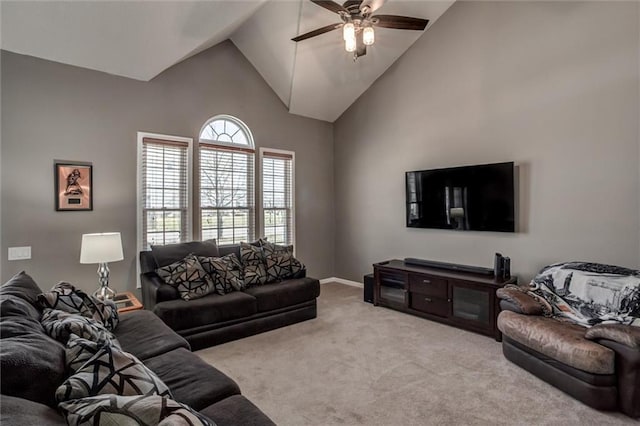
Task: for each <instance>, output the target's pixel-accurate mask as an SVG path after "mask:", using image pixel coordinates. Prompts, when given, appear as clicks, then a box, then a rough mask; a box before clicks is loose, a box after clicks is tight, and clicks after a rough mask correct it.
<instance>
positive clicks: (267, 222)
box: [138, 115, 294, 250]
mask: <svg viewBox="0 0 640 426" xmlns="http://www.w3.org/2000/svg"><path fill="white" fill-rule="evenodd" d="M138 141H139V142H138V143H139V157H138V158H139V163H138V164H139V176H140V180H141V181H140V187H139V188H140V198H139V204H138V208H139V214H140V216H139V219H138V220H139V224H140V226H141V229H140V230H139V234H138V235H139V245H140V249H141V250H148V249H149V248H150V247H151V245H164V244H173V243H180V242H185V241H189V240H190V239H191V236H192V232H191V231H192V229H191V226H192V221H191V219H192V214H193V210H192V201H191V185H193V183H192V182H191V168H192V164H191V157H192V156H191V153H192V151H191V149H192V140H191V139H189V138H182V137H174V136H163V135H155V134H150V133H138ZM196 147H197V150H198V151H197V154H198V155H197V158H198V159H199V163H198V166H199V167H198V171H197V173H196V174H195V178H196V179H198V181H197V182H196V184H195V186H194V188H196V190H197V191H199V192H196V195H195V196H196V197H197V198H196V200H198V201H199V205H200V210H199V212H198V213H199V219H200V220H199V225H200V226H199V232H198V226H197V224H196V226H195V227H194V228H196V229H195V230H193V231H194V232H193V235H195V236H196V238H198V237H200V239H203V240H205V239H213V238H215V239H216V240H217V242H218V244H219V245H227V244H237V243H240V242H242V241H254V240H255V239H256V238H257V237H258V236H261V237H265V238H267V239H268V240H269V241H271V242H274V243H276V244H287V245H288V244H293V224H294V218H293V216H294V213H293V180H294V178H293V174H294V169H293V153H292V152H288V151H279V150H275V149H273V150H272V149H266V148H262V149H261V156H260V159H261V174H260V177H261V181H262V186H261V189H262V194H261V200H262V202H261V205H260V206H259V207H260V209H259V211H258V212H256V201H255V184H256V176H255V170H254V167H255V160H256V158H255V147H254V142H253V137H252V135H251V132H250V130H249V128H248V127H247V126H246V125H245V124H244V123H243V122H242V121H240V120H238V119H237V118H235V117H231V116H228V115H219V116H216V117H213V118H212V119H210V120H208V121H207V122H206V123H205V125H204V126H203V127H202V129H201V131H200V138H199V143H198V144H197V145H196ZM196 217H197V216H196ZM258 218H260V219H261V225H262V226H261V228H262V229H261V230H260V232H258V231H257V230H256V221H257V219H258ZM196 222H198V221H196Z"/></svg>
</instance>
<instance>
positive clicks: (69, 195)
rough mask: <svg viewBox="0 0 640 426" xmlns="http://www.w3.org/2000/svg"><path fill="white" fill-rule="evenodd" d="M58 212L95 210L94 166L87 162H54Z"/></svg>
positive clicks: (55, 194) (55, 196) (55, 195)
mask: <svg viewBox="0 0 640 426" xmlns="http://www.w3.org/2000/svg"><path fill="white" fill-rule="evenodd" d="M53 176H54V182H55V183H54V198H55V206H56V211H62V212H64V211H91V210H93V164H92V163H88V162H85V161H63V160H54V162H53Z"/></svg>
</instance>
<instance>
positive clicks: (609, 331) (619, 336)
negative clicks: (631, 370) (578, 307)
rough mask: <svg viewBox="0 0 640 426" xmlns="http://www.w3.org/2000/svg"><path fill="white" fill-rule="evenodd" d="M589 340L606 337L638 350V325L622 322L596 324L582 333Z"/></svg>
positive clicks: (639, 333) (639, 341) (639, 342)
mask: <svg viewBox="0 0 640 426" xmlns="http://www.w3.org/2000/svg"><path fill="white" fill-rule="evenodd" d="M584 337H585V338H587V339H589V340H599V339H607V340H612V341H614V342H618V343H620V344H621V345H624V346H627V347H629V348H631V349H638V350H640V327H634V326H631V325H624V324H598V325H595V326H593V327H591V328H589V329H588V330H587V332H586V333H585V335H584Z"/></svg>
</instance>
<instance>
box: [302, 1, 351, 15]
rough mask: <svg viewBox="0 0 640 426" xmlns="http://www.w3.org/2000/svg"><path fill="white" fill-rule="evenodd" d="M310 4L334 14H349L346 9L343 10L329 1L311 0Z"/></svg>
mask: <svg viewBox="0 0 640 426" xmlns="http://www.w3.org/2000/svg"><path fill="white" fill-rule="evenodd" d="M311 2H312V3H315V4H317V5H318V6H320V7H324V8H325V9H328V10H330V11H332V12H335V13H340V12H345V13H349V12H348V11H347V9H345V8H344V7H342V6H340V5H339V4H338V3H336V2H334V1H331V0H311Z"/></svg>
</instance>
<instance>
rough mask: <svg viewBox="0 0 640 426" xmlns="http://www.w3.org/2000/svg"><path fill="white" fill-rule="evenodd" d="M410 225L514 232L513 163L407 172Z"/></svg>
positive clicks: (408, 220)
mask: <svg viewBox="0 0 640 426" xmlns="http://www.w3.org/2000/svg"><path fill="white" fill-rule="evenodd" d="M406 186H407V227H410V228H437V229H456V230H463V231H493V232H515V202H514V164H513V162H508V163H495V164H483V165H477V166H464V167H450V168H446V169H433V170H421V171H415V172H407V173H406Z"/></svg>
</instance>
